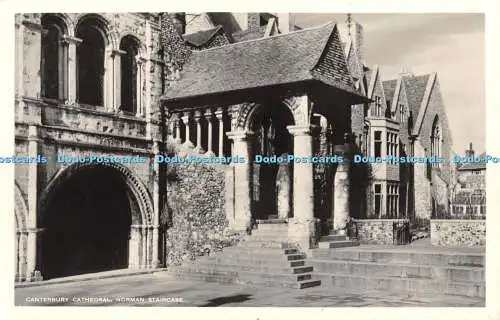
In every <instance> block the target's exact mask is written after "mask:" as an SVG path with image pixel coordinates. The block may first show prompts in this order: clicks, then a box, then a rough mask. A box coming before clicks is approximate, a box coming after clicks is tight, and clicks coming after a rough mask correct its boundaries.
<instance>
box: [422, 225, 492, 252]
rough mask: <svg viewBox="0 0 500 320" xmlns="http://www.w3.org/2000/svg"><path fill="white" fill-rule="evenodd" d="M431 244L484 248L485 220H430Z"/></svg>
mask: <svg viewBox="0 0 500 320" xmlns="http://www.w3.org/2000/svg"><path fill="white" fill-rule="evenodd" d="M431 244H432V245H435V246H445V247H484V246H485V245H486V220H431Z"/></svg>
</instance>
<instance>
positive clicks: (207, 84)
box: [163, 23, 359, 100]
mask: <svg viewBox="0 0 500 320" xmlns="http://www.w3.org/2000/svg"><path fill="white" fill-rule="evenodd" d="M310 80H317V81H321V82H323V83H325V84H328V85H330V86H333V87H336V88H339V89H342V90H345V91H348V92H350V93H353V94H355V95H357V96H359V93H357V92H356V90H355V88H354V84H353V81H352V78H351V75H350V74H349V72H348V70H347V65H346V61H345V58H344V55H343V52H342V46H341V44H340V40H339V37H338V33H337V30H336V25H335V23H329V24H326V25H323V26H321V27H317V28H312V29H304V30H301V31H296V32H291V33H287V34H281V35H277V36H271V37H266V38H262V39H258V40H253V41H245V42H239V43H234V44H230V45H225V46H222V47H216V48H213V49H207V50H203V51H199V52H193V54H192V55H191V56H190V57H189V59H188V60H187V61H186V63H185V65H184V67H183V71H182V72H181V74H180V79H179V80H177V81H175V82H174V83H173V84H172V86H171V87H170V88H169V90H167V93H166V96H165V97H164V98H163V99H164V100H178V99H184V98H190V97H195V96H203V95H210V94H218V93H222V92H231V91H238V90H244V89H252V88H260V87H269V86H274V85H280V84H292V83H297V82H303V81H310Z"/></svg>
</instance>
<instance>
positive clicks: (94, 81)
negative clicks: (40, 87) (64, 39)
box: [76, 17, 106, 106]
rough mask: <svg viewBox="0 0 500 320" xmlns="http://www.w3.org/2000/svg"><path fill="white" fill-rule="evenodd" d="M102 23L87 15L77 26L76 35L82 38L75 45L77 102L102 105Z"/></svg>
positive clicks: (104, 40)
mask: <svg viewBox="0 0 500 320" xmlns="http://www.w3.org/2000/svg"><path fill="white" fill-rule="evenodd" d="M101 25H102V23H101V22H100V21H99V20H97V19H95V18H93V17H89V18H87V19H84V20H83V21H81V22H80V24H79V25H78V26H77V31H76V36H77V37H78V38H80V39H82V43H80V45H78V46H77V49H76V57H77V65H78V66H77V73H78V76H77V79H78V102H80V103H83V104H87V105H92V106H103V105H104V51H105V47H106V38H105V33H104V31H103V30H104V28H103V27H102V26H101Z"/></svg>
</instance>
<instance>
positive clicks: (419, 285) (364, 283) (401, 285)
mask: <svg viewBox="0 0 500 320" xmlns="http://www.w3.org/2000/svg"><path fill="white" fill-rule="evenodd" d="M314 279H317V280H321V284H322V285H323V286H326V287H333V288H336V289H338V288H345V289H346V290H353V291H356V290H366V291H370V290H376V291H378V290H381V291H384V292H394V293H399V292H403V293H428V294H433V293H434V294H440V293H443V294H448V295H461V296H469V297H480V298H484V296H485V285H484V283H481V284H476V283H470V282H459V281H449V282H446V281H435V280H431V279H409V278H399V277H374V276H360V275H339V274H329V273H319V272H315V273H314Z"/></svg>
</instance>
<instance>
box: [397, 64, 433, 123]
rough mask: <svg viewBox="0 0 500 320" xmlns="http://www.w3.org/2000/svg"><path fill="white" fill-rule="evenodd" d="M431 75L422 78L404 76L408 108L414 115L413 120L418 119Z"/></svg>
mask: <svg viewBox="0 0 500 320" xmlns="http://www.w3.org/2000/svg"><path fill="white" fill-rule="evenodd" d="M429 77H430V75H428V74H426V75H422V76H413V75H411V76H403V77H402V79H403V83H404V86H405V89H406V97H407V99H408V107H409V108H410V111H411V112H412V113H413V118H414V119H417V116H418V114H419V112H420V107H421V105H422V100H423V98H424V93H425V89H426V87H427V82H428V81H429Z"/></svg>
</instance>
